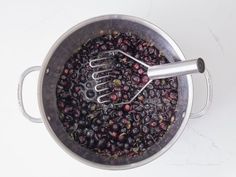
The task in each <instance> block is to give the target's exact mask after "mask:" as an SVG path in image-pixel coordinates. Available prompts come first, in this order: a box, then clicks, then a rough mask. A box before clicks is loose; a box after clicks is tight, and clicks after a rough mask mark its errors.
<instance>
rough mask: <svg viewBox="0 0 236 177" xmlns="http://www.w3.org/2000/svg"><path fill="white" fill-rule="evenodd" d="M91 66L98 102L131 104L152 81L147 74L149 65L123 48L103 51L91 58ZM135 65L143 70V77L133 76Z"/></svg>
mask: <svg viewBox="0 0 236 177" xmlns="http://www.w3.org/2000/svg"><path fill="white" fill-rule="evenodd" d="M89 66H90V67H91V68H93V69H94V72H93V74H92V78H93V79H94V80H95V82H96V84H95V87H94V89H95V91H96V92H97V95H98V96H97V102H98V103H101V104H104V103H107V104H108V103H113V104H115V105H119V104H129V103H131V102H132V101H133V100H134V99H135V98H136V97H137V96H138V95H139V94H140V93H141V92H142V91H143V90H144V89H145V88H146V86H147V85H148V84H149V83H150V82H151V81H152V80H149V78H148V76H147V75H146V70H147V69H148V68H149V65H147V64H145V63H143V62H142V61H139V60H138V59H136V58H134V57H133V56H131V55H130V54H128V53H125V52H123V51H121V50H109V51H105V52H102V53H100V54H99V56H98V58H95V59H91V60H90V62H89ZM135 66H136V67H137V66H138V68H139V69H140V72H142V73H141V76H142V78H140V77H139V76H134V77H133V78H131V75H132V70H131V68H132V67H135ZM127 78H128V79H127ZM126 82H129V83H126Z"/></svg>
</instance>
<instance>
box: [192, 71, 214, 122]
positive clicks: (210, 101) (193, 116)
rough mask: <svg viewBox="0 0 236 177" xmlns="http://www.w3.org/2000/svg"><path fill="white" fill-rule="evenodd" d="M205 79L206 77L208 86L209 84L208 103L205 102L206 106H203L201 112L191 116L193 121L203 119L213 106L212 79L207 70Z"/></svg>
mask: <svg viewBox="0 0 236 177" xmlns="http://www.w3.org/2000/svg"><path fill="white" fill-rule="evenodd" d="M204 77H205V80H206V84H207V98H206V102H205V105H204V106H203V108H202V109H201V110H200V111H199V112H196V113H191V114H190V118H191V119H195V118H199V117H202V116H203V115H204V114H206V113H207V111H208V110H209V108H210V106H211V103H212V97H213V87H212V79H211V75H210V73H209V71H208V70H207V69H206V70H205V72H204Z"/></svg>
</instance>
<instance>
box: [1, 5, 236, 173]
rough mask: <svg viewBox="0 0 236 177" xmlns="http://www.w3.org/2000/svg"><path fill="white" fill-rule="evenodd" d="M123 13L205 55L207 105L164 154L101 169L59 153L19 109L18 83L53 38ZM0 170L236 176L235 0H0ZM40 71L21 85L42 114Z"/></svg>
mask: <svg viewBox="0 0 236 177" xmlns="http://www.w3.org/2000/svg"><path fill="white" fill-rule="evenodd" d="M110 13H113V14H114V13H121V14H129V15H133V16H138V17H141V18H144V19H147V20H149V21H151V22H153V23H155V24H156V25H158V26H159V27H161V28H162V29H163V30H164V31H166V32H167V33H168V34H169V35H170V36H171V37H172V38H173V39H174V40H175V41H176V42H177V43H178V44H179V46H180V47H181V49H182V51H183V53H184V54H185V56H186V57H187V58H195V57H199V56H200V57H202V58H204V59H205V61H206V66H207V68H208V69H209V70H210V72H211V75H212V77H213V87H214V98H213V103H212V106H211V109H210V111H209V112H208V113H207V114H206V115H205V116H204V117H203V118H199V119H195V120H190V121H189V122H188V125H187V127H186V129H185V131H184V133H183V134H182V136H181V137H180V139H179V140H178V141H177V143H176V144H175V145H174V146H173V147H172V148H171V149H170V150H169V151H168V152H167V153H165V154H164V155H163V156H161V157H160V158H158V159H156V160H155V161H153V162H151V163H149V164H147V165H145V166H143V167H139V168H136V169H132V170H126V171H104V170H99V169H95V168H92V167H88V166H86V165H84V164H82V163H80V162H77V161H76V160H74V159H72V158H71V157H70V156H68V155H67V154H66V153H64V152H63V151H62V150H61V149H60V148H59V147H58V145H57V144H56V143H55V142H54V141H53V140H52V138H51V137H50V135H49V134H48V132H47V131H46V129H45V127H44V125H43V124H41V125H40V124H33V123H30V122H29V121H27V120H25V119H24V117H23V116H22V115H21V113H20V112H19V110H18V104H17V100H16V90H17V82H18V79H19V76H20V74H21V73H22V71H23V70H24V69H26V68H27V67H29V66H32V65H41V63H42V61H43V59H44V57H45V55H46V53H47V52H48V50H49V48H50V47H51V46H52V44H53V43H54V42H55V40H56V39H57V38H58V37H59V36H60V35H61V34H62V33H64V32H65V31H66V30H67V29H69V28H70V27H71V26H73V25H75V24H77V23H79V22H81V21H82V20H85V19H88V18H90V17H94V16H98V15H102V14H110ZM0 22H1V28H0V51H1V52H0V60H1V70H0V74H1V81H0V82H1V87H0V93H1V100H0V111H1V119H0V120H1V123H0V127H1V128H0V140H1V141H0V147H1V151H0V169H1V170H0V176H16V175H18V176H25V177H27V176H31V177H32V176H40V177H41V176H51V177H52V176H57V177H60V176H73V175H74V176H81V175H84V176H86V177H88V176H101V177H108V176H109V177H113V176H114V177H115V176H117V177H118V176H119V177H123V176H130V177H138V176H144V175H146V176H181V177H185V176H186V177H189V176H191V177H199V176H215V177H225V176H227V177H234V176H236V168H235V167H236V116H235V110H236V104H235V99H236V92H235V91H236V79H235V76H236V69H235V65H236V45H235V43H236V42H235V41H236V35H235V32H236V3H235V1H233V0H214V1H213V0H208V1H205V0H195V1H194V0H179V1H173V0H162V1H161V0H145V1H144V0H119V1H113V0H100V1H95V0H94V1H92V0H86V1H81V0H73V1H70V0H68V1H60V0H59V1H46V0H40V1H35V2H33V1H30V0H21V1H16V0H10V1H6V0H1V1H0ZM36 78H37V74H36V73H35V74H32V76H29V78H28V79H27V82H26V85H25V90H26V93H27V94H25V100H26V106H27V107H28V111H29V112H30V113H32V114H34V115H39V113H38V109H37V102H36V84H37V83H36V80H37V79H36ZM194 83H195V91H194V94H195V100H194V110H195V111H196V110H198V109H199V108H200V107H201V105H202V104H203V102H204V97H205V85H204V82H203V79H202V78H200V77H197V76H196V77H194Z"/></svg>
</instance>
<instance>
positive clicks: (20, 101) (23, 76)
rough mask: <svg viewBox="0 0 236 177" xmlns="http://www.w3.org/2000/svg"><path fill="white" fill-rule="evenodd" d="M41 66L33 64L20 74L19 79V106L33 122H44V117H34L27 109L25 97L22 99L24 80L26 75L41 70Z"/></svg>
mask: <svg viewBox="0 0 236 177" xmlns="http://www.w3.org/2000/svg"><path fill="white" fill-rule="evenodd" d="M40 68H41V66H32V67H30V68H28V69H26V70H25V71H24V72H23V73H22V74H21V76H20V80H19V83H18V92H17V96H18V103H19V107H20V110H21V112H22V114H23V115H24V116H25V117H26V118H27V119H29V120H30V121H31V122H34V123H41V122H42V119H41V118H36V117H33V116H31V115H29V114H28V113H27V112H26V110H25V107H24V102H23V99H22V90H23V83H24V80H25V77H26V76H27V75H28V74H29V73H31V72H33V71H39V70H40Z"/></svg>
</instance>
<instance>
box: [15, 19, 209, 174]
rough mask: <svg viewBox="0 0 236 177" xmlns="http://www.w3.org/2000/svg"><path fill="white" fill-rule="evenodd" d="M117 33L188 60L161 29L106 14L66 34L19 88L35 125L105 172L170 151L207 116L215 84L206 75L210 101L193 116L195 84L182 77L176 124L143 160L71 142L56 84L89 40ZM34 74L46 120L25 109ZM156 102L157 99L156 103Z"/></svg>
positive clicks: (21, 106) (179, 81)
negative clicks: (192, 123) (26, 86)
mask: <svg viewBox="0 0 236 177" xmlns="http://www.w3.org/2000/svg"><path fill="white" fill-rule="evenodd" d="M101 30H103V31H104V32H109V31H110V30H117V31H120V32H127V31H130V32H133V33H135V34H137V35H138V36H140V37H141V38H143V39H146V40H149V41H150V40H152V41H153V42H154V44H155V46H156V47H157V48H158V49H159V50H161V51H162V52H163V54H164V55H165V56H166V57H167V59H168V60H169V61H170V62H175V61H180V60H186V59H185V57H184V55H183V54H182V52H181V50H180V49H179V47H178V46H177V45H176V44H175V42H174V41H173V40H172V39H171V38H170V37H169V36H168V35H167V34H166V33H165V32H164V31H162V30H161V29H160V28H158V27H157V26H155V25H153V24H151V23H149V22H147V21H145V20H143V19H140V18H137V17H131V16H126V15H105V16H100V17H96V18H92V19H89V20H86V21H84V22H82V23H79V24H78V25H76V26H74V27H73V28H71V29H70V30H68V31H67V32H66V33H64V34H63V35H62V36H61V37H60V38H59V39H58V40H57V41H56V42H55V44H54V45H53V46H52V47H51V49H50V51H49V52H48V54H47V56H46V58H45V60H44V62H43V64H42V66H33V67H30V68H28V69H27V70H26V71H25V72H23V74H22V75H21V78H20V82H19V86H18V101H19V105H20V109H21V111H22V113H23V115H24V116H25V117H26V118H28V119H29V120H30V121H32V122H36V123H40V122H42V121H43V122H44V124H45V126H46V128H47V130H48V131H49V133H50V134H51V135H52V137H53V139H54V140H55V141H56V142H57V143H58V144H59V146H60V147H61V148H62V149H64V150H65V151H66V152H67V153H68V154H70V155H71V156H72V157H74V158H76V159H78V160H80V161H82V162H84V163H86V164H88V165H91V166H94V167H99V168H103V169H129V168H134V167H138V166H141V165H144V164H146V163H148V162H150V161H152V160H154V159H156V158H157V157H159V156H160V155H162V154H163V153H164V152H166V151H167V150H168V149H169V148H170V147H171V146H172V145H173V144H174V142H175V141H176V140H177V139H178V137H179V136H180V134H181V133H182V132H183V130H184V128H185V126H186V124H187V122H188V120H189V118H190V117H191V118H196V117H200V116H202V115H204V114H205V113H206V111H207V110H208V108H209V106H210V103H211V99H212V87H211V86H212V84H211V79H210V75H209V72H208V71H206V72H205V78H206V84H207V98H206V103H205V105H204V107H203V108H202V109H201V110H200V111H199V112H198V113H194V114H193V113H191V109H192V103H193V85H192V78H191V75H187V76H179V77H178V83H179V88H178V94H179V96H178V97H179V99H178V104H177V110H178V111H177V113H176V114H177V115H176V121H175V123H174V124H173V125H172V126H171V128H170V129H169V131H168V132H167V133H166V134H165V135H164V137H163V138H162V139H161V140H160V141H159V142H158V143H156V144H154V145H153V146H152V147H151V148H150V150H148V152H146V153H145V154H144V155H143V156H142V157H136V158H129V159H127V158H121V159H119V160H114V161H112V160H107V159H104V158H103V157H100V156H99V155H97V154H95V153H93V152H91V151H89V150H88V149H86V148H84V147H81V146H79V145H78V143H75V142H74V141H73V140H71V139H70V137H69V135H68V134H67V133H66V132H65V130H64V128H63V126H62V124H61V122H60V120H59V119H58V112H57V105H56V92H55V89H56V84H57V81H58V78H59V76H60V73H61V72H62V69H63V67H64V63H65V62H66V61H67V60H68V58H69V57H70V56H71V54H72V53H73V52H74V51H75V50H76V49H78V48H79V47H80V45H81V44H83V43H84V42H86V41H87V40H88V39H91V38H94V37H96V36H99V32H100V31H101ZM32 71H40V76H39V80H38V105H39V108H40V112H41V116H42V118H35V117H32V116H30V115H29V114H28V113H27V112H26V111H25V108H24V105H23V99H22V86H23V82H24V78H25V77H26V76H27V75H28V74H29V73H30V72H32ZM153 101H155V100H153Z"/></svg>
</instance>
